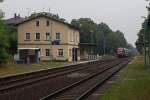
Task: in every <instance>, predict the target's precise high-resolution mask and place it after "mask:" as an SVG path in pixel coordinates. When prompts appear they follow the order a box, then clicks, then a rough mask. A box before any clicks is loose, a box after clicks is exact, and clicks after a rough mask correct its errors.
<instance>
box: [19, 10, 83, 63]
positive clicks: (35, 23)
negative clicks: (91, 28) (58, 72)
mask: <svg viewBox="0 0 150 100" xmlns="http://www.w3.org/2000/svg"><path fill="white" fill-rule="evenodd" d="M17 27H18V54H19V59H20V60H22V61H23V62H25V63H38V62H39V61H49V60H63V61H69V62H71V61H79V60H80V50H79V42H80V34H79V30H78V28H76V27H74V26H72V25H71V24H69V23H67V22H65V21H62V20H59V19H56V18H53V17H51V16H50V15H49V13H45V12H43V13H36V14H33V15H31V16H29V17H28V18H25V19H24V20H23V21H21V22H20V23H18V24H17Z"/></svg>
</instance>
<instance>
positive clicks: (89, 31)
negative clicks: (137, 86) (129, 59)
mask: <svg viewBox="0 0 150 100" xmlns="http://www.w3.org/2000/svg"><path fill="white" fill-rule="evenodd" d="M71 24H72V25H74V26H76V27H78V28H79V29H80V41H81V43H95V44H96V45H97V50H96V51H97V53H98V54H100V55H102V54H104V48H105V52H106V53H107V54H114V53H115V51H116V49H117V48H118V47H126V46H127V41H126V39H125V38H124V35H123V33H122V32H121V31H119V30H118V31H116V32H114V31H112V30H111V29H110V27H109V26H108V25H107V24H105V23H103V22H102V23H100V24H96V23H95V22H94V21H93V20H92V19H90V18H80V19H73V20H72V21H71ZM104 45H105V46H104Z"/></svg>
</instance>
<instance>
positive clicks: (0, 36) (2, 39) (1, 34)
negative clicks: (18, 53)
mask: <svg viewBox="0 0 150 100" xmlns="http://www.w3.org/2000/svg"><path fill="white" fill-rule="evenodd" d="M6 30H7V29H6V26H5V24H4V23H3V22H2V21H1V20H0V47H1V48H0V64H2V63H6V60H7V59H8V56H9V55H8V53H7V48H8V47H9V44H8V36H7V35H6V34H7V31H6Z"/></svg>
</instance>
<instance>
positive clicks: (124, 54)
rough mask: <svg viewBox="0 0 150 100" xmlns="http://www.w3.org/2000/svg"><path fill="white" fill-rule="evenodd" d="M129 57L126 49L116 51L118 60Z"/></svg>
mask: <svg viewBox="0 0 150 100" xmlns="http://www.w3.org/2000/svg"><path fill="white" fill-rule="evenodd" d="M128 55H129V50H128V49H126V48H118V49H117V57H118V58H124V57H128Z"/></svg>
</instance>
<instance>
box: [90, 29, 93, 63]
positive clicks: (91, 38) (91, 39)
mask: <svg viewBox="0 0 150 100" xmlns="http://www.w3.org/2000/svg"><path fill="white" fill-rule="evenodd" d="M90 34H91V35H90V36H91V37H90V42H91V47H90V60H92V44H93V30H91V31H90Z"/></svg>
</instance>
